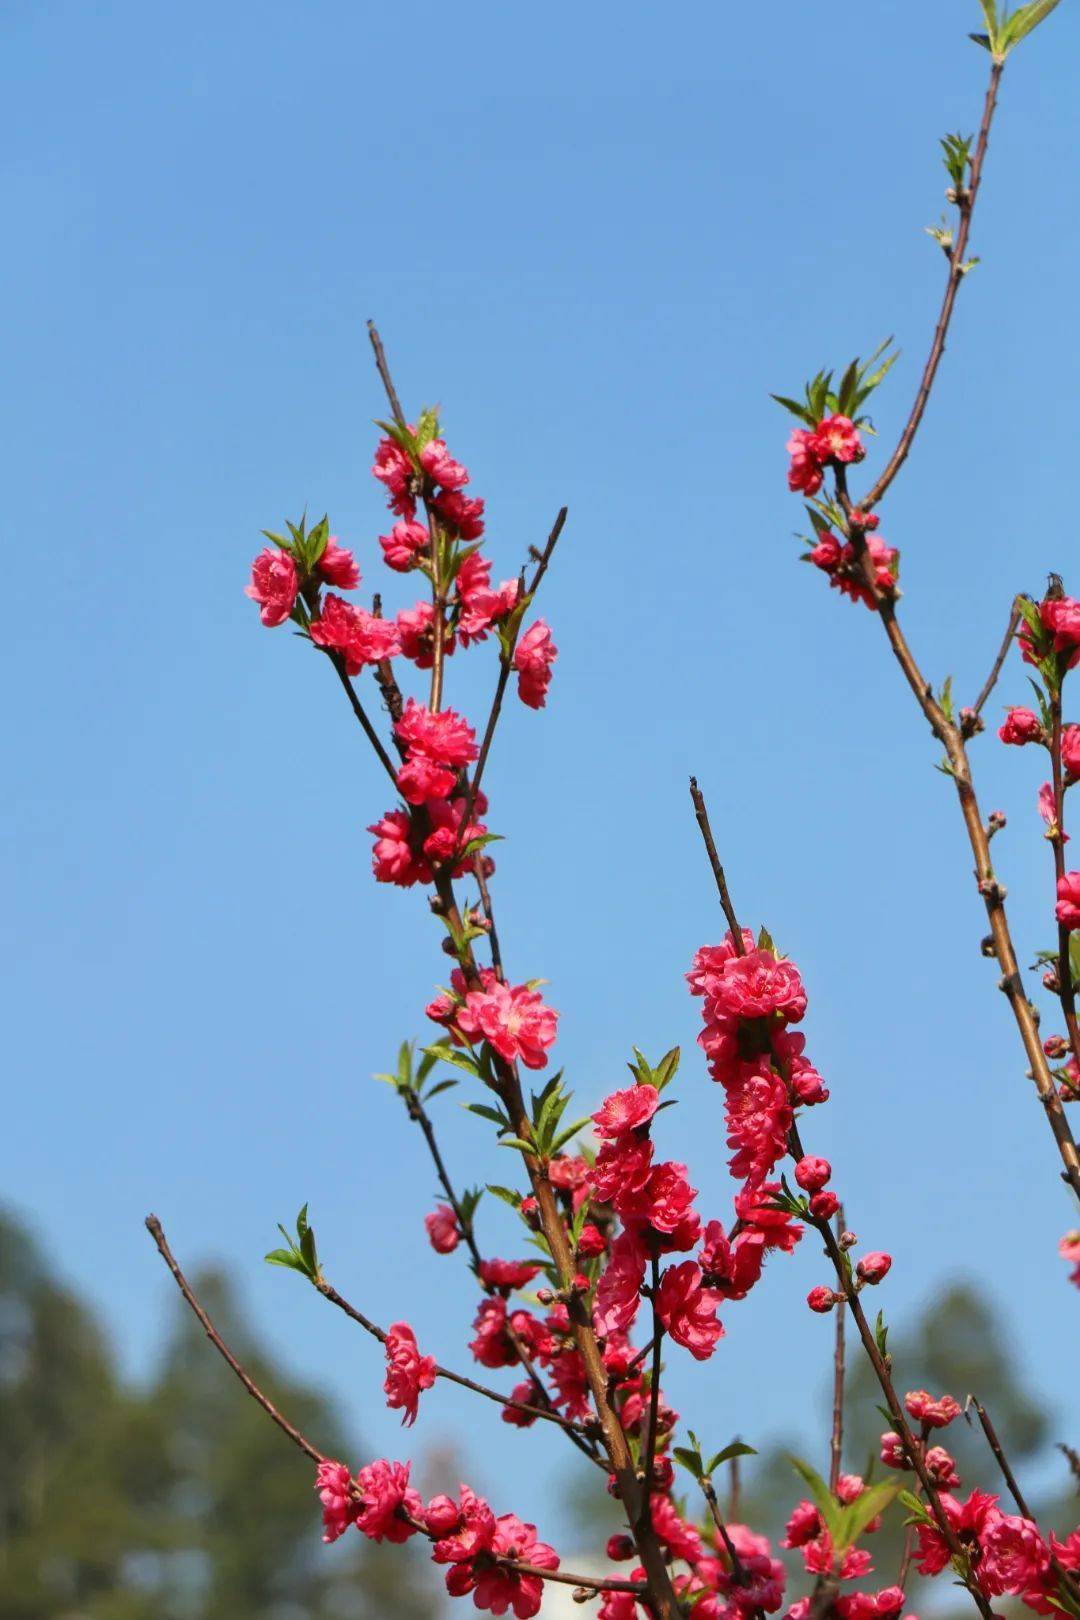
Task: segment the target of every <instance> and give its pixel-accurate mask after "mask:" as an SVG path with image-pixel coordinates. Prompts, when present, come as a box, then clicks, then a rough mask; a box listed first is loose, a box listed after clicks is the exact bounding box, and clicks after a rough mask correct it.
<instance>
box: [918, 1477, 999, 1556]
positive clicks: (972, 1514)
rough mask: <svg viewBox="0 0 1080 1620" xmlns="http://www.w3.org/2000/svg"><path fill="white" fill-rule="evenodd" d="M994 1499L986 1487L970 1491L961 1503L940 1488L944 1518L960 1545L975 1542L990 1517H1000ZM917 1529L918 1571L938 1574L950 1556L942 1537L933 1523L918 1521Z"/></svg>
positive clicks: (990, 1522)
mask: <svg viewBox="0 0 1080 1620" xmlns="http://www.w3.org/2000/svg"><path fill="white" fill-rule="evenodd" d="M997 1500H998V1499H997V1497H996V1496H989V1495H988V1494H987V1493H986V1492H985V1491H972V1493H971V1495H970V1496H969V1497H968V1499H967V1501H966V1502H963V1503H961V1502H958V1501H957V1500H956V1497H955V1496H950V1495H949V1493H948V1492H947V1491H942V1492H941V1495H940V1501H941V1506H942V1510H943V1512H944V1514H945V1518H946V1520H947V1522H948V1524H949V1528H950V1529H951V1530H952V1532H953V1534H954V1535H955V1536H956V1538H957V1540H958V1541H959V1542H960V1543H961V1545H962V1546H969V1547H970V1546H971V1545H972V1544H973V1543H976V1542H978V1541H979V1540H980V1539H981V1537H982V1535H983V1533H984V1532H985V1531H986V1530H987V1529H988V1528H989V1526H990V1524H992V1523H993V1520H994V1519H995V1518H998V1517H1000V1514H999V1512H998V1507H997ZM917 1533H918V1537H919V1550H918V1554H917V1559H916V1562H917V1564H918V1568H919V1572H920V1573H921V1574H923V1575H940V1574H941V1571H942V1570H943V1569H945V1568H947V1566H948V1564H949V1562H950V1560H951V1558H952V1553H951V1552H950V1550H949V1545H948V1543H947V1541H946V1540H945V1537H944V1536H943V1535H942V1534H941V1531H940V1530H939V1529H938V1527H937V1525H936V1524H920V1525H919V1526H918V1532H917Z"/></svg>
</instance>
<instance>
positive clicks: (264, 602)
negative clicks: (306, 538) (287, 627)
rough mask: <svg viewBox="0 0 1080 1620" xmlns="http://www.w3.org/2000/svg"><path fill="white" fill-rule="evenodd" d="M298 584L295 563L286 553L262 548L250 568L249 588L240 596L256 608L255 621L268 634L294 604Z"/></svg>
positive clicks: (284, 617) (287, 614)
mask: <svg viewBox="0 0 1080 1620" xmlns="http://www.w3.org/2000/svg"><path fill="white" fill-rule="evenodd" d="M299 589H300V581H299V579H298V577H297V573H296V563H295V562H294V561H293V559H292V556H291V555H290V553H289V552H287V551H280V550H279V549H278V547H277V546H266V547H265V548H264V549H263V550H262V551H260V552H259V555H258V556H257V557H256V558H255V561H254V562H253V563H252V565H251V584H250V585H245V586H244V595H245V596H250V597H251V600H252V601H253V602H258V604H259V618H260V619H261V620H262V622H263V624H265V626H266V628H267V629H268V630H273V629H274V627H275V626H276V625H279V624H284V623H285V620H286V619H287V618H288V617H289V615H290V613H291V612H292V610H293V606H294V605H295V602H296V597H297V593H298V591H299Z"/></svg>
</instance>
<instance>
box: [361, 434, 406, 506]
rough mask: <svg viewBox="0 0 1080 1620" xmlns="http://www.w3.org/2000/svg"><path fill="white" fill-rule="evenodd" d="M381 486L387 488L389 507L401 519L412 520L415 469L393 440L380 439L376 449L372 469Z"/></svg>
mask: <svg viewBox="0 0 1080 1620" xmlns="http://www.w3.org/2000/svg"><path fill="white" fill-rule="evenodd" d="M371 471H372V473H373V474H374V476H375V477H376V478H377V479H378V480H379V482H380V484H384V485H385V486H386V492H387V494H388V495H389V497H390V500H389V503H388V504H389V506H390V510H391V511H392V512H396V513H397V514H398V516H399V517H407V518H411V517H412V516H413V514H414V513H415V511H416V500H415V498H414V496H413V479H414V476H415V472H414V468H413V464H412V462H411V461H410V460H409V457H408V456H407V455H406V454H405V451H404V450H403V449H402V448H401V446H400V445H399V444H398V443H397V442H396V440H394V439H391V438H386V439H380V440H379V443H378V445H377V446H376V448H375V464H374V466H373V467H372V469H371Z"/></svg>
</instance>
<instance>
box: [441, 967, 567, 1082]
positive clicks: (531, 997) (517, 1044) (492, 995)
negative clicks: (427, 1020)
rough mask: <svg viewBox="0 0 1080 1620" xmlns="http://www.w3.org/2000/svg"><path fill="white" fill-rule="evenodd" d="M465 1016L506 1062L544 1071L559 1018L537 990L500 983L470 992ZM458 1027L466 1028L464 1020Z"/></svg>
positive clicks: (466, 1002) (460, 1019) (460, 1020)
mask: <svg viewBox="0 0 1080 1620" xmlns="http://www.w3.org/2000/svg"><path fill="white" fill-rule="evenodd" d="M463 1015H464V1018H465V1019H467V1021H468V1022H469V1024H470V1026H471V1027H473V1028H475V1029H476V1030H477V1031H478V1032H479V1034H480V1035H482V1036H483V1038H484V1040H486V1041H487V1042H488V1044H489V1046H492V1047H494V1049H495V1051H496V1052H498V1054H499V1056H500V1057H501V1058H503V1059H504V1061H505V1062H507V1063H516V1062H521V1063H523V1064H524V1065H525V1067H526V1068H527V1069H542V1068H543V1067H544V1065H545V1064H546V1063H547V1049H548V1047H549V1046H551V1045H552V1044H553V1042H554V1040H555V1033H556V1026H557V1024H558V1020H559V1015H558V1013H557V1012H555V1010H554V1009H553V1008H551V1007H548V1006H545V1004H544V1001H543V999H542V998H541V995H540V992H539V991H538V990H530V989H529V988H528V986H527V985H524V984H519V985H514V986H511V985H507V984H499V983H494V984H491V985H489V986H488V987H487V989H485V990H470V992H469V994H468V995H467V996H466V997H465V1007H464V1009H463ZM459 1025H460V1027H461V1028H462V1029H463V1030H464V1029H465V1027H466V1026H465V1022H463V1021H462V1018H461V1017H459Z"/></svg>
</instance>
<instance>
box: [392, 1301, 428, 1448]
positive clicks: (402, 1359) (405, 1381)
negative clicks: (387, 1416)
mask: <svg viewBox="0 0 1080 1620" xmlns="http://www.w3.org/2000/svg"><path fill="white" fill-rule="evenodd" d="M385 1348H386V1382H385V1383H384V1384H383V1389H384V1390H385V1391H386V1404H387V1406H389V1407H390V1409H391V1411H394V1410H399V1411H403V1412H404V1414H405V1415H404V1417H403V1418H402V1420H401V1421H402V1423H404V1424H412V1423H415V1422H416V1410H417V1404H418V1402H419V1400H420V1392H421V1390H425V1389H430V1388H431V1386H432V1384H433V1383H434V1382H435V1358H434V1356H422V1355H421V1354H420V1351H419V1349H418V1348H417V1344H416V1334H415V1333H414V1332H413V1330H412V1328H411V1327H410V1326H409V1324H408V1322H393V1323H391V1325H390V1330H389V1332H388V1333H387V1335H386V1346H385Z"/></svg>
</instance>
